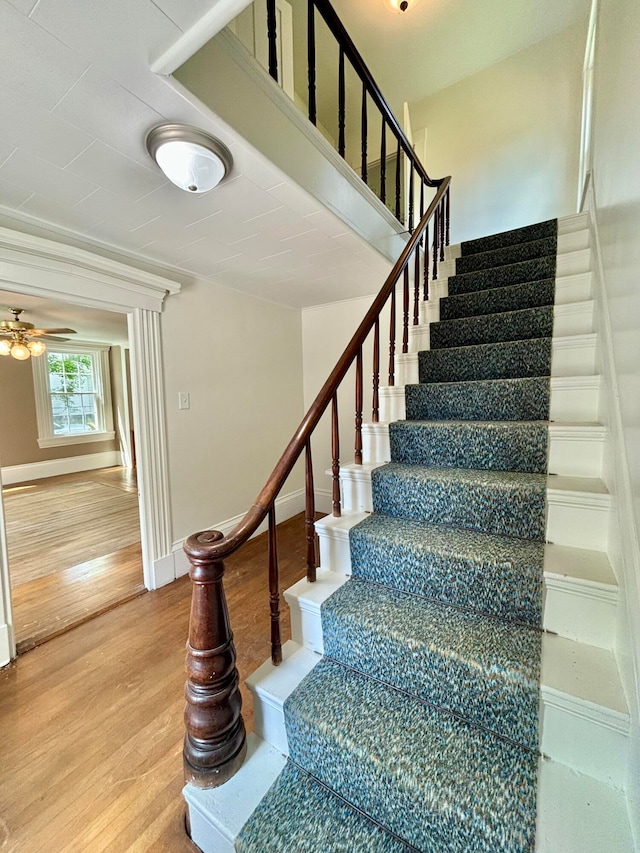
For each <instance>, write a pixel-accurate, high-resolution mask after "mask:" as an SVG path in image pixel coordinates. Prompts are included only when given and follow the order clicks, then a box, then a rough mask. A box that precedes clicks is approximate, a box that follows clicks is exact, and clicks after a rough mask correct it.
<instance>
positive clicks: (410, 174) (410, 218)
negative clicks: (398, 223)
mask: <svg viewBox="0 0 640 853" xmlns="http://www.w3.org/2000/svg"><path fill="white" fill-rule="evenodd" d="M409 231H410V232H411V233H412V234H413V161H412V162H411V171H410V172H409Z"/></svg>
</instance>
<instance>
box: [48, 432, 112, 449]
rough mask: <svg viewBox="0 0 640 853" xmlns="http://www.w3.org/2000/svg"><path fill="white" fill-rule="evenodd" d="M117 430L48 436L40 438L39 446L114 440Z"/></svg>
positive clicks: (59, 445) (60, 445)
mask: <svg viewBox="0 0 640 853" xmlns="http://www.w3.org/2000/svg"><path fill="white" fill-rule="evenodd" d="M115 437H116V434H115V432H113V431H111V432H85V433H79V434H78V435H52V436H49V437H48V438H39V439H38V447H39V448H41V449H43V448H45V447H62V446H64V445H68V444H91V443H93V442H95V441H113V439H114V438H115Z"/></svg>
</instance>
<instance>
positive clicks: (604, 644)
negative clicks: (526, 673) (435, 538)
mask: <svg viewBox="0 0 640 853" xmlns="http://www.w3.org/2000/svg"><path fill="white" fill-rule="evenodd" d="M318 535H319V537H320V565H321V566H322V568H323V569H327V570H329V571H330V572H331V573H332V575H334V574H335V575H336V576H340V575H344V576H348V575H350V574H351V551H350V548H349V536H348V532H347V531H346V530H339V531H335V530H332V529H331V528H329V529H325V528H324V527H322V528H321V529H320V528H319V529H318ZM558 544H559V543H558ZM574 547H576V546H574ZM577 547H580V546H577ZM567 573H568V574H569V575H570V566H567ZM288 594H289V593H285V596H286V595H288ZM287 601H288V602H289V604H290V606H291V604H292V602H290V601H289V599H288V598H287ZM617 603H618V602H617V590H616V589H615V587H612V586H609V585H594V584H592V583H589V582H582V581H580V580H579V579H576V578H572V577H570V576H569V577H558V576H557V575H556V574H554V575H550V576H548V575H546V574H545V578H544V611H543V625H544V628H545V629H546V630H547V631H551V632H552V633H554V634H559V635H560V636H561V637H566V638H567V639H568V640H576V641H577V642H580V643H587V644H588V645H590V646H598V647H599V648H603V649H612V648H613V647H614V644H615V624H616V608H617ZM296 607H297V609H298V610H299V606H298V605H296ZM312 618H313V612H311V613H309V607H307V609H306V611H305V616H304V620H306V621H304V622H303V621H299V623H298V622H296V626H297V627H296V629H295V631H297V632H298V633H295V632H294V627H293V625H294V622H295V620H296V619H298V616H297V615H294V608H292V612H291V619H292V636H293V639H294V640H295V641H296V642H297V643H300V644H301V645H305V646H307V647H308V648H311V649H313V650H314V651H316V652H320V653H322V646H321V645H319V643H320V642H321V635H318V632H317V629H316V631H315V633H310V632H308V631H307V630H306V629H307V623H308V621H309V619H312ZM300 620H302V617H300ZM303 638H304V639H303ZM311 638H313V639H311Z"/></svg>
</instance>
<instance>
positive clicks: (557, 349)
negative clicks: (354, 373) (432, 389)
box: [397, 324, 597, 384]
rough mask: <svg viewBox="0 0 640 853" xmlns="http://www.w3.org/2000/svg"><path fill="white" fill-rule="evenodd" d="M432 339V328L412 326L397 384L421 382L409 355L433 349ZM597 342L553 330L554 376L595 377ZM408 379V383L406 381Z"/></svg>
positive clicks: (591, 336) (591, 337)
mask: <svg viewBox="0 0 640 853" xmlns="http://www.w3.org/2000/svg"><path fill="white" fill-rule="evenodd" d="M429 338H430V335H429V326H427V325H426V324H422V325H420V326H412V327H411V329H410V333H409V352H408V353H404V354H401V355H399V356H398V357H397V366H398V383H403V384H409V383H410V382H417V381H418V380H417V379H416V371H415V365H416V364H417V362H416V361H415V359H414V360H411V359H409V358H408V356H409V355H417V354H418V353H419V352H421V351H423V350H428V349H430V340H429ZM596 343H597V338H596V335H595V334H590V333H587V334H583V333H579V332H574V333H572V334H571V335H570V336H568V337H559V331H556V329H555V327H554V338H553V345H552V356H551V375H552V376H592V375H593V374H594V373H595V369H596ZM405 377H407V378H408V379H409V381H406V379H405Z"/></svg>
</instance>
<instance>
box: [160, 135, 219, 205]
mask: <svg viewBox="0 0 640 853" xmlns="http://www.w3.org/2000/svg"><path fill="white" fill-rule="evenodd" d="M147 150H148V152H149V154H151V156H152V157H153V159H154V160H155V161H156V163H157V164H158V166H159V167H160V168H161V169H162V171H163V172H164V173H165V175H166V176H167V178H169V180H170V181H171V183H173V184H175V185H176V186H177V187H180V189H181V190H185V191H186V192H190V193H206V192H209V190H212V189H213V188H214V187H216V186H218V184H219V183H220V181H221V180H222V179H223V178H224V177H225V176H226V175H228V174H229V172H230V171H231V167H232V165H233V158H232V157H231V152H230V151H229V149H228V148H227V147H226V145H223V144H222V142H220V141H219V140H218V139H216V138H215V137H213V136H211V134H209V133H206V132H205V131H204V130H200V129H199V128H197V127H190V126H189V125H187V124H161V125H159V126H158V127H154V128H153V130H151V131H150V132H149V134H148V136H147Z"/></svg>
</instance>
